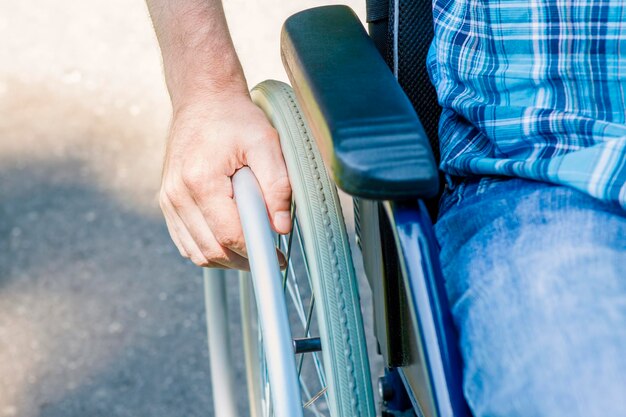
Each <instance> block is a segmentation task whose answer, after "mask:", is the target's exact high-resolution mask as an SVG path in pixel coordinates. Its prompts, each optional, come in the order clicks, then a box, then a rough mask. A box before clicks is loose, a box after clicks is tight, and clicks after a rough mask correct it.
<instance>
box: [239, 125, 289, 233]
mask: <svg viewBox="0 0 626 417" xmlns="http://www.w3.org/2000/svg"><path fill="white" fill-rule="evenodd" d="M246 160H247V163H248V166H249V167H250V169H252V171H253V172H254V175H255V176H256V178H257V180H258V181H259V185H260V187H261V191H262V192H263V198H264V199H265V204H266V206H267V212H268V214H269V216H270V221H271V223H272V227H273V228H274V230H275V231H276V232H277V233H280V234H287V233H289V231H290V230H291V213H290V208H291V185H290V184H289V177H288V176H287V168H286V167H285V161H284V159H283V154H282V152H281V149H280V142H279V139H278V134H277V133H276V131H275V130H274V129H268V131H267V132H266V133H265V137H264V138H263V141H262V142H261V147H260V148H259V147H258V148H255V149H251V150H249V151H248V152H246Z"/></svg>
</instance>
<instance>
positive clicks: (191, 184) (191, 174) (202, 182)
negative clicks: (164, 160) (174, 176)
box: [181, 167, 208, 192]
mask: <svg viewBox="0 0 626 417" xmlns="http://www.w3.org/2000/svg"><path fill="white" fill-rule="evenodd" d="M181 176H182V180H183V184H185V186H186V187H187V189H189V190H190V191H192V192H199V191H202V190H204V189H206V186H207V183H208V181H207V177H206V175H204V173H203V171H202V169H200V168H195V167H194V168H187V169H185V170H184V171H183V172H182V173H181Z"/></svg>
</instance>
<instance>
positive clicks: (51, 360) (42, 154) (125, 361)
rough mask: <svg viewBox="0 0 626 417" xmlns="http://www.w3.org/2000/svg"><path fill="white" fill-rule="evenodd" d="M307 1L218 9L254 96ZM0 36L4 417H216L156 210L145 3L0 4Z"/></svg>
mask: <svg viewBox="0 0 626 417" xmlns="http://www.w3.org/2000/svg"><path fill="white" fill-rule="evenodd" d="M348 3H354V5H355V6H359V7H356V8H357V10H358V11H359V13H360V14H361V15H362V14H363V10H362V9H363V8H362V5H361V2H358V1H351V2H348ZM317 4H320V2H315V1H311V0H307V1H298V2H290V3H288V2H281V1H280V0H267V1H265V0H263V1H261V0H259V1H258V2H257V1H255V2H251V1H245V0H237V1H235V0H225V7H226V10H227V14H228V16H229V19H230V22H231V29H232V32H233V37H234V40H235V44H236V46H237V49H238V51H239V52H240V55H241V57H242V61H243V65H244V67H245V68H246V75H247V78H248V81H249V83H250V85H251V86H252V85H253V84H255V83H257V82H259V81H261V80H263V79H265V78H276V79H282V80H284V79H285V76H284V74H283V72H282V69H281V65H280V57H279V51H278V34H279V30H280V24H281V22H282V21H283V20H284V18H285V17H286V16H288V15H289V14H290V13H292V12H294V11H297V10H299V9H303V8H306V7H310V6H314V5H317ZM0 39H2V41H0V43H1V45H2V46H1V47H0V417H2V416H20V417H44V416H45V417H55V416H58V417H96V416H106V417H116V416H120V417H121V416H141V417H143V416H154V417H159V416H211V415H219V413H217V414H216V413H215V412H214V410H213V405H212V396H211V389H210V381H209V364H208V360H207V359H208V355H207V351H206V339H205V338H206V330H205V321H204V301H203V296H202V291H203V290H202V279H201V273H200V271H199V270H198V268H196V267H194V266H193V265H191V264H190V263H189V262H187V261H185V260H183V259H181V258H180V257H179V256H178V253H177V251H176V249H175V247H174V246H173V244H172V243H171V242H170V240H169V237H168V234H167V230H166V228H165V225H164V222H163V220H162V218H161V216H160V213H159V210H158V207H157V203H156V193H157V189H158V184H159V176H160V165H161V161H162V151H163V145H164V140H165V137H166V133H167V128H168V124H169V113H170V107H169V102H168V99H167V93H166V91H165V87H164V84H163V81H162V75H161V65H160V58H159V54H158V48H157V45H156V40H155V38H154V35H153V32H152V29H151V26H150V21H149V18H148V15H147V11H146V8H145V5H144V4H143V2H141V1H136V2H129V1H127V0H107V1H105V0H88V1H81V2H74V1H70V0H39V1H37V2H36V3H33V2H11V1H8V0H0ZM347 212H349V210H347ZM236 292H237V288H236V280H233V286H231V287H230V288H229V294H230V296H232V297H236ZM363 298H364V305H367V302H368V299H369V298H368V294H367V291H364V292H363ZM231 313H232V317H233V324H232V330H233V334H234V335H235V339H234V340H233V343H232V346H233V356H234V357H236V358H242V354H241V346H240V340H238V339H237V335H239V334H240V332H239V331H238V330H239V327H238V323H237V317H238V306H237V304H236V303H231ZM370 315H371V313H370V312H369V310H368V311H366V312H365V316H366V318H369V316H370ZM368 323H369V321H368ZM233 368H234V369H235V371H236V372H237V381H238V382H243V365H242V363H241V362H240V361H237V362H236V363H233ZM244 399H245V391H244V390H243V389H242V391H241V400H242V403H243V402H244Z"/></svg>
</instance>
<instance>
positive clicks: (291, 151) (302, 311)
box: [241, 81, 375, 417]
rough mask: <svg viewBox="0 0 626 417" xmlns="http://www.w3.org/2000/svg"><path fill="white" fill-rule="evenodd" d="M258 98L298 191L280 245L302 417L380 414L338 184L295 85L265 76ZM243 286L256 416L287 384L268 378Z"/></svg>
mask: <svg viewBox="0 0 626 417" xmlns="http://www.w3.org/2000/svg"><path fill="white" fill-rule="evenodd" d="M252 99H253V101H254V102H255V103H256V104H257V105H258V106H259V107H260V108H261V109H263V110H264V111H265V113H266V114H267V116H268V117H269V119H270V120H271V121H272V124H273V125H274V127H275V128H276V130H277V131H278V133H279V135H280V140H281V146H282V149H283V154H284V157H285V161H286V164H287V169H288V172H289V178H290V181H291V186H292V190H293V203H292V221H293V230H292V232H291V234H290V235H288V236H279V237H278V238H277V246H278V247H279V248H280V249H281V250H282V251H283V252H284V253H285V254H286V255H287V258H288V267H287V269H286V270H285V271H283V288H284V290H285V297H286V300H287V306H288V315H289V321H290V324H291V333H292V337H293V338H294V354H295V355H296V365H297V370H298V377H299V381H300V388H301V394H302V400H303V409H304V415H315V416H332V417H335V416H346V417H347V416H350V417H353V416H374V415H375V408H374V400H373V393H372V387H371V383H370V371H369V362H368V357H367V350H366V344H365V335H364V331H363V322H362V317H361V308H360V303H359V295H358V286H357V280H356V276H355V273H354V268H353V265H352V258H351V254H350V246H349V241H348V237H347V234H346V230H345V224H344V221H343V216H342V212H341V206H340V204H339V198H338V196H337V192H336V189H335V187H334V185H333V183H332V181H331V180H330V178H329V176H328V174H327V172H326V170H325V168H324V165H323V163H322V159H321V156H320V154H319V151H318V150H317V147H316V144H315V142H314V140H313V138H312V137H310V135H309V131H308V128H307V125H306V123H305V121H304V119H303V117H302V115H301V112H300V109H299V108H298V105H297V102H296V99H295V96H294V93H293V91H292V90H291V87H289V86H288V85H286V84H284V83H281V82H277V81H265V82H263V83H261V84H259V85H258V86H257V87H255V88H254V89H253V90H252ZM241 286H242V287H241V288H242V294H241V295H242V296H241V303H242V317H243V321H244V323H243V331H244V337H243V341H244V342H243V343H244V349H245V352H246V371H247V372H246V375H247V380H248V394H249V397H250V408H251V415H252V416H254V417H257V416H264V417H265V416H271V415H272V409H271V408H272V407H271V401H270V393H271V391H272V390H280V389H281V387H272V386H270V384H269V380H268V378H267V375H268V374H269V373H271V372H272V370H271V369H268V368H267V363H266V361H265V357H264V353H263V345H262V343H261V341H262V338H263V334H260V332H259V331H258V327H257V326H256V322H257V317H256V314H257V313H256V311H257V310H256V308H255V306H254V297H253V296H251V294H252V288H251V283H250V280H249V279H245V278H243V279H242V280H241ZM320 348H321V351H320ZM255 358H256V360H255Z"/></svg>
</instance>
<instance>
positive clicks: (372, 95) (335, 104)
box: [281, 6, 438, 200]
mask: <svg viewBox="0 0 626 417" xmlns="http://www.w3.org/2000/svg"><path fill="white" fill-rule="evenodd" d="M281 50H282V57H283V63H284V65H285V68H286V70H287V73H288V75H289V79H290V80H291V84H292V86H293V88H294V90H295V92H296V95H297V97H298V101H299V103H300V106H301V107H302V109H303V111H304V113H305V117H306V119H307V122H308V124H309V127H310V128H311V130H312V133H313V135H314V136H315V140H316V141H317V144H318V146H319V148H320V151H321V153H322V157H323V159H324V163H325V165H326V166H327V168H329V170H330V171H331V173H332V175H333V177H334V180H335V182H336V183H337V185H338V186H339V188H341V189H343V190H344V191H346V192H347V193H349V194H352V195H355V196H360V197H365V198H370V199H384V200H389V199H400V198H412V197H431V196H433V195H435V194H436V193H437V191H438V174H437V167H436V164H435V160H434V157H433V155H432V151H431V149H430V145H429V143H428V138H427V137H426V134H425V133H424V129H423V128H422V125H421V123H420V121H419V119H418V118H417V115H416V114H415V110H414V109H413V106H412V105H411V102H410V101H409V99H408V98H407V96H406V95H405V94H404V92H403V91H402V88H401V87H400V85H399V84H398V83H397V81H396V79H395V78H394V76H393V74H392V73H391V71H390V70H389V67H387V65H386V64H385V61H384V60H383V59H382V57H381V56H380V54H379V53H378V50H377V49H376V47H375V46H374V43H373V42H372V40H371V39H370V37H369V36H368V35H367V33H366V32H365V30H364V28H363V26H362V25H361V23H360V22H359V19H358V17H357V16H356V15H355V14H354V12H353V11H352V10H351V9H350V8H349V7H347V6H325V7H318V8H314V9H310V10H305V11H303V12H300V13H297V14H295V15H293V16H291V17H290V18H289V19H287V21H286V22H285V25H284V26H283V30H282V36H281Z"/></svg>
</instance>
